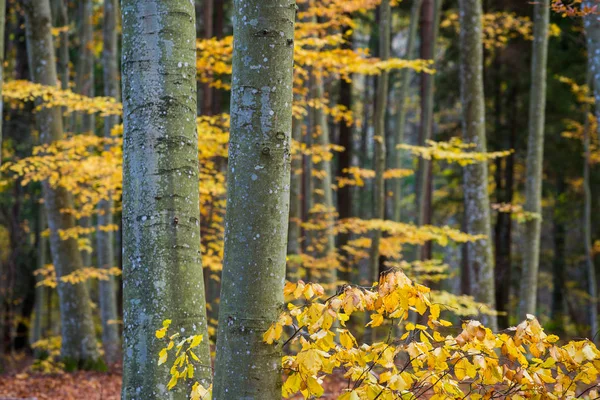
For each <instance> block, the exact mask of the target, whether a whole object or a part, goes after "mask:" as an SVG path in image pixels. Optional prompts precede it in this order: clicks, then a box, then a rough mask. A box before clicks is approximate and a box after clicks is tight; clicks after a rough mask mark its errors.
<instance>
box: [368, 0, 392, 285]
mask: <svg viewBox="0 0 600 400" xmlns="http://www.w3.org/2000/svg"><path fill="white" fill-rule="evenodd" d="M379 12H380V21H379V29H380V30H379V58H381V59H382V60H387V59H389V58H390V35H391V26H390V25H391V23H392V22H391V8H390V2H389V0H383V1H382V2H381V5H380V6H379ZM387 103H388V72H387V71H382V72H381V74H380V75H379V76H378V79H377V95H376V100H375V104H376V105H375V116H374V123H375V134H374V139H375V143H374V148H375V185H374V191H373V192H374V200H373V201H374V204H375V207H374V211H375V219H381V220H383V219H384V218H385V181H384V179H383V173H384V172H385V157H386V148H385V145H386V140H385V135H386V133H385V115H386V110H387ZM380 243H381V231H380V230H375V231H373V233H372V243H371V252H370V257H369V273H370V280H371V281H372V282H379V244H380Z"/></svg>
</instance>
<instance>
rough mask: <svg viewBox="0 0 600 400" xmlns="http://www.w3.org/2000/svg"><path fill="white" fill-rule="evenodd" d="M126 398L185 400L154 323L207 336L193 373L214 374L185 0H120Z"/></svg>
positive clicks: (191, 17)
mask: <svg viewBox="0 0 600 400" xmlns="http://www.w3.org/2000/svg"><path fill="white" fill-rule="evenodd" d="M121 7H122V9H121V15H122V16H123V51H122V53H123V58H122V77H123V92H122V93H123V116H124V136H123V161H124V162H123V297H124V300H123V322H124V335H123V338H124V346H123V352H124V360H123V390H122V398H123V399H126V400H127V399H165V398H168V399H186V398H187V396H188V393H189V392H188V390H187V389H188V388H185V387H182V386H179V387H177V388H175V389H174V390H173V391H168V390H167V388H166V383H167V382H168V381H169V379H170V374H169V369H168V368H165V367H164V366H163V367H159V366H158V365H157V363H156V359H157V356H158V353H159V351H160V349H161V348H162V347H163V343H162V342H161V341H160V340H158V339H157V338H156V337H155V335H154V331H155V330H156V329H157V328H159V327H160V326H161V324H162V321H163V320H165V319H170V320H172V323H171V326H172V327H173V328H174V329H175V331H176V332H178V333H181V334H182V335H183V336H188V335H199V334H201V335H203V336H204V340H203V341H202V343H201V344H200V346H199V348H198V349H199V350H198V353H196V354H198V356H199V357H200V365H197V366H196V367H197V368H196V374H195V379H197V380H198V381H199V382H200V383H201V384H202V385H203V386H204V387H208V386H209V385H210V382H211V380H212V379H211V375H212V374H211V368H210V354H209V343H208V333H207V318H206V303H205V294H204V279H203V273H202V260H201V255H200V220H199V219H200V199H199V191H198V134H197V128H196V107H197V104H196V101H197V100H196V99H197V96H196V63H195V61H196V52H195V45H194V43H195V40H196V28H195V22H196V21H195V13H194V4H193V2H189V1H172V2H167V1H160V0H124V1H123V2H122V6H121Z"/></svg>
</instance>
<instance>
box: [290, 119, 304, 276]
mask: <svg viewBox="0 0 600 400" xmlns="http://www.w3.org/2000/svg"><path fill="white" fill-rule="evenodd" d="M302 125H303V119H302V118H295V119H294V121H293V127H292V139H293V140H295V141H296V142H297V143H301V142H302ZM301 223H302V154H296V156H295V158H294V159H292V170H291V177H290V217H289V226H288V242H287V254H288V262H287V270H286V277H287V279H288V280H290V281H297V280H298V279H300V276H299V272H300V269H299V267H300V260H299V258H298V257H297V256H299V255H300V254H301V253H302V246H301V243H300V240H301V237H302V229H301V226H300V224H301Z"/></svg>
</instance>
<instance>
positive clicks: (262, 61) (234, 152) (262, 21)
mask: <svg viewBox="0 0 600 400" xmlns="http://www.w3.org/2000/svg"><path fill="white" fill-rule="evenodd" d="M295 13H296V5H295V2H294V1H293V0H236V1H234V22H233V27H234V50H233V76H232V89H231V138H230V147H229V167H228V168H229V170H228V178H227V182H228V187H227V214H226V217H225V255H224V262H223V277H222V287H221V303H220V311H219V333H218V337H217V359H216V363H215V366H216V375H215V388H214V392H213V398H214V399H218V400H227V399H231V398H238V399H257V400H258V399H279V398H281V372H282V371H281V355H282V354H281V344H279V345H268V344H266V343H264V342H263V334H264V333H265V332H266V330H267V329H268V328H269V326H270V325H271V324H272V323H273V322H275V321H276V320H277V318H278V316H279V313H280V312H281V310H282V307H283V284H284V281H285V258H286V242H287V230H288V213H289V199H290V197H289V196H290V193H289V192H290V188H289V185H290V169H291V154H290V138H291V135H292V97H293V96H292V85H293V82H292V77H293V62H294V61H293V54H294V20H295Z"/></svg>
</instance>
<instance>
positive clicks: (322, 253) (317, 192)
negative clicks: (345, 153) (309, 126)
mask: <svg viewBox="0 0 600 400" xmlns="http://www.w3.org/2000/svg"><path fill="white" fill-rule="evenodd" d="M324 92H325V90H324V88H323V81H322V79H320V78H316V79H315V82H314V98H315V100H317V99H323V98H324V97H325V93H324ZM313 112H314V121H315V126H314V128H315V130H314V131H313V132H310V134H312V135H313V137H314V136H315V135H317V136H316V140H315V142H316V144H317V145H318V146H320V147H321V148H322V149H323V150H326V149H328V148H329V125H328V123H327V115H326V114H325V112H324V111H323V109H321V108H315V109H314V110H313ZM314 169H315V170H316V171H318V174H316V175H318V176H313V180H314V183H313V188H314V190H313V192H312V195H313V196H314V200H313V204H320V205H323V206H324V208H325V211H324V213H322V214H320V215H315V214H314V213H313V215H312V217H313V218H315V219H316V221H315V222H317V223H320V224H325V225H326V228H325V229H324V230H323V231H322V232H314V241H313V243H312V244H313V246H314V247H315V250H316V251H315V257H316V258H317V259H320V260H323V259H326V258H329V259H332V258H334V257H335V235H334V234H333V224H334V216H333V214H334V212H335V208H334V205H333V191H332V189H331V162H329V161H328V160H325V159H321V160H320V161H319V162H317V163H315V164H314ZM327 265H329V266H330V267H329V268H328V269H323V270H322V271H321V273H322V274H321V279H320V282H322V283H323V286H324V287H325V289H326V291H327V293H329V294H334V293H335V291H336V282H337V266H336V263H335V262H333V260H332V261H328V262H327Z"/></svg>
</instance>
